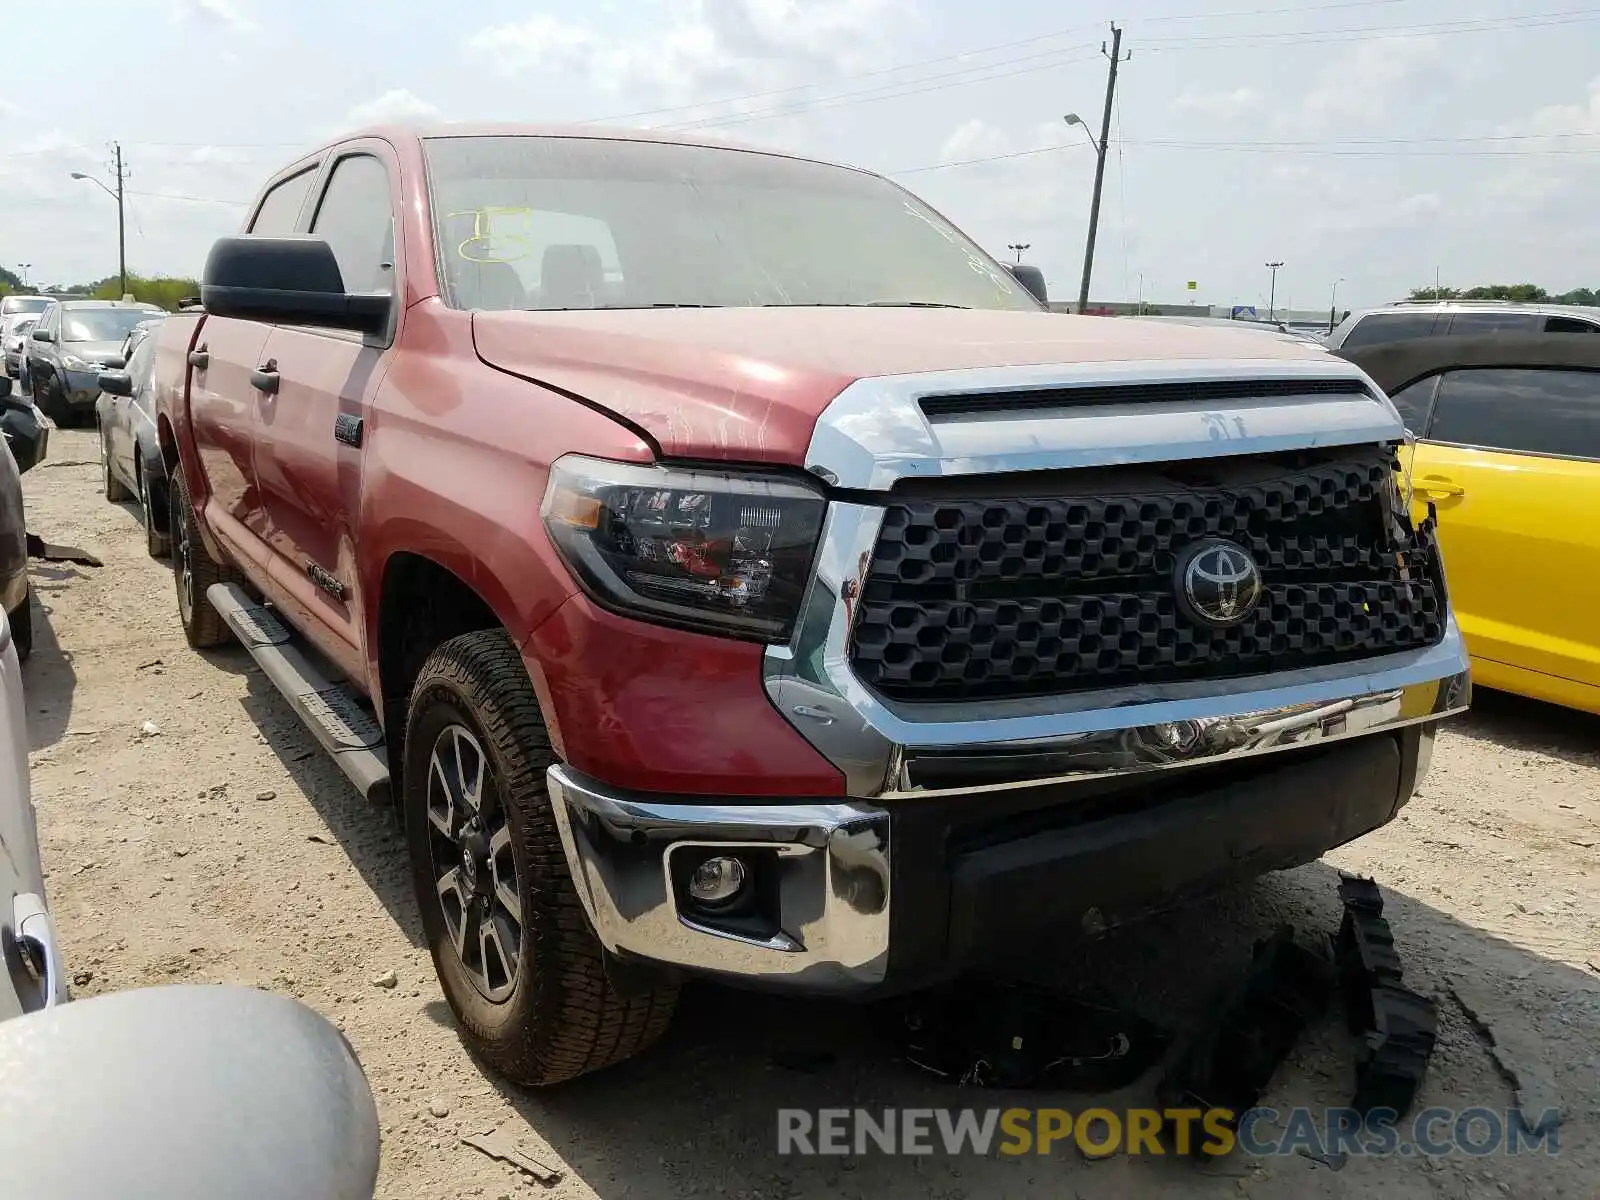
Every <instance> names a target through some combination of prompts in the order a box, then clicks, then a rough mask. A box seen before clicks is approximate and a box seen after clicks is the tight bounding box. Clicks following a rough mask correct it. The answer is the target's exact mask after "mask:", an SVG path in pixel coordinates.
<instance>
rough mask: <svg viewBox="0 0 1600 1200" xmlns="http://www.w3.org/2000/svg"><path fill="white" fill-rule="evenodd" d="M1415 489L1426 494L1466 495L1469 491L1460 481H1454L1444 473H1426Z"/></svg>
mask: <svg viewBox="0 0 1600 1200" xmlns="http://www.w3.org/2000/svg"><path fill="white" fill-rule="evenodd" d="M1415 490H1416V491H1419V492H1421V493H1422V494H1423V495H1425V496H1464V495H1466V491H1467V489H1466V488H1464V487H1462V486H1461V485H1460V484H1459V483H1452V482H1451V481H1450V480H1448V479H1446V478H1445V477H1444V476H1443V475H1424V476H1423V477H1422V478H1421V479H1419V480H1418V481H1417V483H1416V485H1415Z"/></svg>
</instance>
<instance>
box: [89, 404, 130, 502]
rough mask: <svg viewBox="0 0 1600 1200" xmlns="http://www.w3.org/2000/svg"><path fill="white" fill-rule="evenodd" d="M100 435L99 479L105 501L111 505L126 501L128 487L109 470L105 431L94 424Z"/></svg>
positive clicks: (109, 443)
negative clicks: (103, 489) (102, 486)
mask: <svg viewBox="0 0 1600 1200" xmlns="http://www.w3.org/2000/svg"><path fill="white" fill-rule="evenodd" d="M95 425H96V427H97V430H98V432H99V434H100V478H101V483H102V484H103V485H104V486H105V493H106V499H107V500H110V501H111V502H112V503H116V502H118V501H121V500H126V499H128V497H129V496H130V495H131V493H130V492H129V491H128V487H127V485H126V484H125V483H123V482H122V480H120V479H118V478H117V473H116V472H115V471H114V470H112V468H111V440H110V439H109V438H108V437H107V436H106V431H105V429H104V428H103V427H100V424H99V422H98V421H97V422H95Z"/></svg>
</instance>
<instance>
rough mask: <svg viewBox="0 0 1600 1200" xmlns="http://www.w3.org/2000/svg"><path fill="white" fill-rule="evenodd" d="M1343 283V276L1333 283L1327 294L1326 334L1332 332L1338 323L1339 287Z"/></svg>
mask: <svg viewBox="0 0 1600 1200" xmlns="http://www.w3.org/2000/svg"><path fill="white" fill-rule="evenodd" d="M1343 282H1344V276H1343V275H1341V276H1339V278H1337V279H1335V280H1334V281H1333V290H1332V291H1331V292H1329V293H1328V332H1329V333H1332V332H1333V327H1334V325H1335V324H1337V323H1338V313H1339V285H1340V284H1341V283H1343Z"/></svg>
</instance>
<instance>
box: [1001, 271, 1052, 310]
mask: <svg viewBox="0 0 1600 1200" xmlns="http://www.w3.org/2000/svg"><path fill="white" fill-rule="evenodd" d="M1005 268H1006V270H1008V271H1010V272H1011V274H1012V275H1013V276H1014V277H1015V278H1016V281H1017V282H1018V283H1020V284H1021V285H1022V286H1023V287H1025V288H1027V289H1028V291H1029V292H1030V293H1031V294H1032V296H1033V298H1034V299H1035V300H1037V301H1038V302H1039V303H1040V304H1049V303H1050V293H1049V289H1047V288H1046V287H1045V283H1044V272H1043V271H1041V270H1039V268H1038V267H1034V266H1029V265H1028V264H1027V263H1006V264H1005Z"/></svg>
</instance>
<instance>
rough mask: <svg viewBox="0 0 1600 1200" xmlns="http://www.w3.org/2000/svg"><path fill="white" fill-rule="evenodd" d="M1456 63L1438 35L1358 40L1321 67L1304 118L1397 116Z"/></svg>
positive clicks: (1334, 121) (1332, 121)
mask: <svg viewBox="0 0 1600 1200" xmlns="http://www.w3.org/2000/svg"><path fill="white" fill-rule="evenodd" d="M1451 71H1452V67H1451V63H1450V60H1449V58H1448V57H1447V56H1446V54H1445V48H1444V44H1443V42H1442V41H1441V40H1440V39H1439V38H1436V37H1388V38H1375V39H1373V40H1372V41H1366V42H1359V43H1357V44H1356V46H1355V48H1354V49H1352V50H1351V51H1349V52H1348V53H1345V54H1340V55H1337V56H1335V57H1334V58H1333V60H1332V61H1331V62H1330V63H1329V64H1328V65H1327V67H1325V68H1324V69H1323V71H1322V72H1321V74H1320V75H1319V77H1318V79H1317V83H1316V86H1315V87H1313V88H1312V90H1311V91H1310V92H1309V93H1308V94H1307V95H1306V97H1305V99H1304V101H1303V102H1302V104H1301V109H1302V112H1303V117H1302V119H1310V120H1312V121H1314V122H1320V123H1325V124H1328V125H1340V124H1346V125H1348V124H1349V123H1350V122H1357V121H1376V120H1380V119H1383V118H1390V119H1392V118H1393V117H1394V114H1395V113H1396V112H1397V111H1404V106H1405V104H1406V102H1407V101H1408V100H1410V99H1411V98H1413V97H1415V96H1417V95H1419V94H1422V93H1424V92H1426V91H1429V90H1432V89H1433V88H1434V87H1435V86H1436V85H1437V84H1438V83H1439V82H1440V80H1441V79H1442V78H1448V77H1449V76H1450V74H1451Z"/></svg>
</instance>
